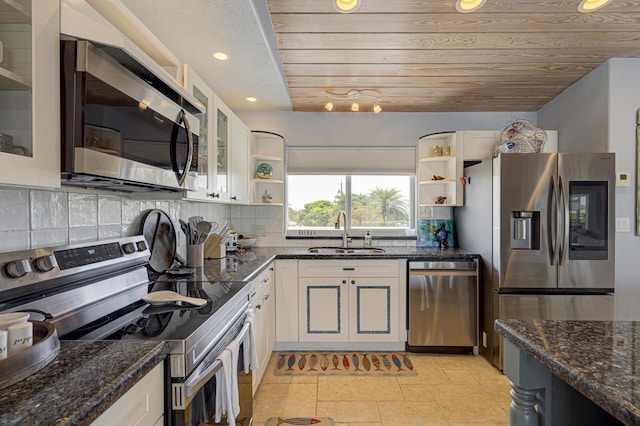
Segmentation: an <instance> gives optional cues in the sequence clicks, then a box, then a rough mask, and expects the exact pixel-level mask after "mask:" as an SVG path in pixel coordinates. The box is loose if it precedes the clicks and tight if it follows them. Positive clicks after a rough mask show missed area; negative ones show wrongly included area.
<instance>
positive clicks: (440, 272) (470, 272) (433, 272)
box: [409, 269, 477, 277]
mask: <svg viewBox="0 0 640 426" xmlns="http://www.w3.org/2000/svg"><path fill="white" fill-rule="evenodd" d="M476 274H477V271H475V270H474V269H411V270H410V271H409V275H422V276H425V275H429V276H447V277H454V276H455V277H472V276H475V275H476Z"/></svg>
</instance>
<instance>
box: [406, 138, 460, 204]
mask: <svg viewBox="0 0 640 426" xmlns="http://www.w3.org/2000/svg"><path fill="white" fill-rule="evenodd" d="M458 133H459V132H448V133H436V134H433V135H426V136H423V137H421V138H420V139H419V140H418V165H417V169H418V204H419V206H445V205H449V206H459V205H462V184H461V182H460V180H459V179H458V177H459V176H461V175H462V158H463V153H462V142H459V141H458V139H459V135H458Z"/></svg>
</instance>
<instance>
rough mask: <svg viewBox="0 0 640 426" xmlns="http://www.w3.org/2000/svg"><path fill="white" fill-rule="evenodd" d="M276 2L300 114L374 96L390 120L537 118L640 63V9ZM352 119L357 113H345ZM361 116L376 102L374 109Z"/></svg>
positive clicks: (549, 3) (388, 0) (544, 0)
mask: <svg viewBox="0 0 640 426" xmlns="http://www.w3.org/2000/svg"><path fill="white" fill-rule="evenodd" d="M361 1H362V5H361V7H360V8H359V9H358V10H357V11H356V12H354V13H351V14H341V13H338V12H336V11H335V9H333V6H332V3H331V0H267V5H268V7H269V11H270V13H271V19H272V23H273V28H274V30H275V32H276V37H277V40H278V46H279V50H280V57H281V60H282V63H283V68H284V72H285V75H286V78H287V83H288V86H289V91H290V94H291V98H292V103H293V109H294V111H324V104H325V103H326V102H327V101H328V100H329V98H328V96H327V94H326V91H332V92H334V93H346V92H348V91H349V90H350V89H374V90H377V91H378V92H379V93H380V95H379V98H380V104H381V106H382V108H383V111H387V112H391V111H394V112H420V111H422V112H440V111H442V112H453V111H537V110H538V109H540V108H541V107H542V106H543V105H545V104H546V103H547V102H549V101H550V100H551V99H553V98H554V97H556V96H557V95H558V94H560V93H561V92H562V91H563V90H565V89H566V88H567V87H568V86H570V85H571V84H573V83H574V82H576V81H577V80H579V79H580V78H581V77H583V76H584V75H586V74H587V73H589V72H590V71H591V70H593V69H594V68H596V67H597V66H599V65H600V64H602V63H603V62H605V61H606V60H607V59H609V58H611V57H634V58H637V57H640V0H612V2H611V3H610V4H609V5H607V6H605V7H604V8H602V9H600V10H598V11H595V12H592V13H588V14H584V13H579V12H578V11H577V6H578V3H579V0H487V2H486V4H485V5H484V6H483V7H482V8H481V9H480V10H478V11H476V12H473V13H466V14H461V13H458V12H456V9H455V0H361ZM334 103H335V109H334V111H348V110H349V108H350V105H351V104H350V102H349V101H334ZM359 103H360V104H361V108H360V111H368V112H370V111H371V107H372V105H373V100H371V99H364V98H363V99H362V100H361V101H360V102H359Z"/></svg>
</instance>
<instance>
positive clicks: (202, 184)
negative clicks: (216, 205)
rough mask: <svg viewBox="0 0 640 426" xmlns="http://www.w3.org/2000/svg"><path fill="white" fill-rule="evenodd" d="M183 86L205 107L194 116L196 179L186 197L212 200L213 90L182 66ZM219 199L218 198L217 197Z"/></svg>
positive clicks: (186, 66)
mask: <svg viewBox="0 0 640 426" xmlns="http://www.w3.org/2000/svg"><path fill="white" fill-rule="evenodd" d="M182 74H183V76H184V86H185V87H186V88H187V90H188V91H189V93H191V94H192V95H193V96H194V97H195V98H196V99H197V100H198V101H200V102H201V103H202V104H203V105H205V106H206V108H207V109H206V111H205V112H204V113H201V114H197V115H196V116H197V117H198V118H199V119H200V137H199V138H198V152H197V156H198V177H197V179H196V183H197V186H198V189H197V190H196V191H186V197H187V198H188V199H194V200H214V199H215V198H214V197H215V195H216V194H215V188H216V186H215V165H216V164H215V158H216V148H217V145H216V143H215V140H216V139H215V137H214V135H215V134H214V125H213V120H214V116H215V114H214V113H213V112H214V111H215V107H214V94H213V90H211V88H210V87H209V86H208V85H207V84H206V83H205V82H204V81H203V80H202V78H200V76H198V74H197V73H196V72H195V71H194V70H193V68H192V67H190V66H188V65H184V71H183V73H182ZM217 198H219V196H218V197H217Z"/></svg>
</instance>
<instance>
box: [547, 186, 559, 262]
mask: <svg viewBox="0 0 640 426" xmlns="http://www.w3.org/2000/svg"><path fill="white" fill-rule="evenodd" d="M547 239H548V241H549V264H550V265H552V266H553V265H554V264H555V263H556V258H557V252H558V250H557V249H558V247H557V245H558V182H557V181H556V178H555V176H551V182H550V184H549V207H548V209H547Z"/></svg>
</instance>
